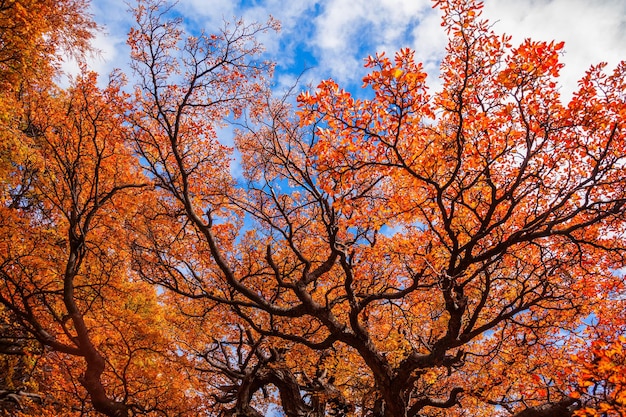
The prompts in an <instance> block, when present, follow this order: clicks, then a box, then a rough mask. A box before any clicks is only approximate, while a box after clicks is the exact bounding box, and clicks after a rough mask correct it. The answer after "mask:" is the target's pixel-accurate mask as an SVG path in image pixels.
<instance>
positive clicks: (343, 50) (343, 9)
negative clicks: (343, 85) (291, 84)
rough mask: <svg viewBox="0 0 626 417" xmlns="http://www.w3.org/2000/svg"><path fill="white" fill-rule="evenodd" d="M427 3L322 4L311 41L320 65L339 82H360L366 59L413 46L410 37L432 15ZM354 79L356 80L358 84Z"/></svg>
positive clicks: (368, 0)
mask: <svg viewBox="0 0 626 417" xmlns="http://www.w3.org/2000/svg"><path fill="white" fill-rule="evenodd" d="M430 7H431V4H430V2H429V1H426V0H412V1H409V0H333V1H326V2H324V3H323V8H322V11H321V13H320V14H319V15H318V16H317V17H316V18H315V24H316V33H315V35H314V36H313V38H312V39H311V40H310V45H311V47H315V48H318V53H317V54H318V57H319V60H320V65H321V66H323V67H327V68H328V71H329V72H330V73H331V74H332V76H333V78H335V79H337V80H338V81H339V82H345V81H353V82H354V81H358V80H360V78H361V75H362V74H363V73H364V71H363V70H362V65H363V59H364V58H365V57H366V56H367V55H372V54H374V53H376V52H382V51H385V52H387V53H389V54H393V53H394V52H395V51H396V50H398V49H400V48H402V47H406V46H410V44H409V40H408V38H407V34H408V33H409V31H410V30H411V28H412V27H413V26H414V25H415V24H417V22H418V21H419V20H420V19H421V18H423V17H424V16H426V15H428V14H429V13H430ZM355 78H357V79H356V80H355Z"/></svg>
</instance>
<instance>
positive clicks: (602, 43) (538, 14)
mask: <svg viewBox="0 0 626 417" xmlns="http://www.w3.org/2000/svg"><path fill="white" fill-rule="evenodd" d="M484 16H485V17H487V18H489V20H490V21H493V22H496V21H497V23H496V26H495V31H496V32H506V33H507V34H510V35H512V36H513V45H516V44H519V43H520V42H521V41H523V40H524V39H525V38H532V39H533V40H543V41H551V40H556V41H558V42H560V41H565V54H564V56H563V57H562V61H561V62H563V63H564V64H565V67H564V68H563V70H562V71H561V82H562V83H563V84H562V89H561V92H562V94H563V98H564V99H569V98H570V97H571V93H572V92H573V91H574V90H575V89H576V85H577V81H578V80H579V79H580V78H581V77H582V76H583V75H584V72H585V71H586V70H587V69H588V68H589V66H590V65H592V64H593V65H595V64H597V63H599V62H601V61H606V62H608V64H609V65H608V68H609V71H612V69H613V68H615V66H616V64H617V63H618V62H619V61H620V60H622V59H626V2H624V1H623V0H551V1H549V0H516V1H515V2H513V1H510V0H487V1H486V2H485V9H484Z"/></svg>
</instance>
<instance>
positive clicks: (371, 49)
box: [67, 0, 626, 98]
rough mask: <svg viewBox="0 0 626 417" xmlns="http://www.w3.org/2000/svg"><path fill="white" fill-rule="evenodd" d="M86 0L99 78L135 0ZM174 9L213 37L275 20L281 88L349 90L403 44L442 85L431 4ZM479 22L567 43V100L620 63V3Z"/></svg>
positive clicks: (518, 3) (198, 0) (295, 3)
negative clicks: (369, 62)
mask: <svg viewBox="0 0 626 417" xmlns="http://www.w3.org/2000/svg"><path fill="white" fill-rule="evenodd" d="M92 1H93V5H92V10H91V11H92V13H93V15H94V18H95V19H96V21H97V22H98V23H99V24H101V25H103V26H104V32H102V33H98V35H97V36H96V39H95V40H94V45H95V46H96V47H97V48H98V49H100V50H101V55H100V56H99V57H96V58H93V59H92V60H91V63H90V64H91V66H92V68H93V69H94V70H96V71H98V72H99V73H100V74H102V75H106V74H108V73H109V72H110V71H111V70H112V69H113V68H116V67H118V68H122V69H123V70H125V71H128V61H129V57H128V48H127V46H126V44H125V42H126V34H127V32H128V29H129V27H130V24H131V23H132V16H131V15H130V13H129V12H127V9H128V7H129V6H128V4H129V2H130V4H132V0H129V1H127V0H92ZM176 8H177V10H178V12H179V13H181V15H182V16H183V17H184V22H185V25H186V26H187V27H189V28H190V29H192V30H193V29H197V28H200V27H203V28H205V29H206V30H207V31H209V32H210V31H212V30H214V29H215V28H217V27H219V26H220V24H221V23H222V22H223V20H224V19H226V20H232V19H233V18H234V17H235V16H242V17H244V19H245V20H246V21H249V22H252V21H265V20H266V19H267V17H268V16H269V15H272V16H274V17H275V18H277V19H278V20H280V21H281V23H282V31H281V32H280V33H279V34H273V33H272V34H268V35H267V36H266V37H265V38H264V39H263V42H264V44H265V45H266V48H267V53H268V55H269V56H270V58H271V59H273V60H274V61H275V62H276V63H277V65H278V71H277V76H276V84H277V86H278V87H280V86H290V85H292V84H293V82H294V80H295V77H296V76H298V75H299V74H300V73H302V71H303V70H305V69H308V70H307V72H306V74H305V78H304V81H305V84H306V83H310V84H311V85H313V86H314V85H317V83H318V82H319V81H320V80H322V79H325V78H329V77H332V78H334V79H335V80H337V81H338V82H339V83H340V84H341V85H343V86H345V87H347V88H355V87H357V86H358V85H360V83H361V77H362V76H363V75H364V70H363V68H362V64H363V58H365V57H366V56H368V55H373V54H375V53H376V52H379V51H386V52H387V53H388V54H391V55H393V53H394V52H395V51H396V50H398V49H399V48H402V47H410V48H413V49H415V50H416V51H417V59H418V60H419V61H421V62H423V63H424V65H425V68H426V70H427V71H428V72H429V74H430V76H431V78H430V85H431V87H432V88H436V87H437V84H438V83H437V74H438V62H439V60H440V59H441V57H442V55H443V52H444V47H445V43H446V38H445V34H444V32H443V29H442V28H441V26H440V15H439V13H438V11H437V10H433V9H432V2H431V1H430V0H291V1H289V0H287V1H285V0H243V1H237V0H179V1H178V3H177V6H176ZM484 16H485V17H487V18H488V19H489V20H490V21H491V22H494V23H495V31H496V32H498V33H502V32H506V33H508V34H510V35H512V36H513V44H514V45H515V44H517V43H519V42H521V41H522V40H523V39H524V38H526V37H531V38H533V39H536V40H557V41H565V55H564V57H563V62H564V63H565V64H566V66H565V68H564V69H563V71H562V86H561V92H562V93H563V95H564V98H567V97H569V95H570V94H571V92H572V91H573V90H574V89H575V87H576V81H577V80H578V79H579V78H580V77H581V76H582V75H583V73H584V71H585V70H586V69H587V68H588V67H589V66H590V65H591V64H596V63H598V62H600V61H607V62H608V63H609V68H611V69H612V68H613V67H615V65H616V64H617V62H618V61H619V60H622V59H626V1H624V0H485V8H484ZM67 68H68V69H69V70H71V69H72V65H71V64H68V66H67ZM128 72H129V71H128Z"/></svg>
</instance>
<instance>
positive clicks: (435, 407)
mask: <svg viewBox="0 0 626 417" xmlns="http://www.w3.org/2000/svg"><path fill="white" fill-rule="evenodd" d="M84 6H85V4H84V3H82V2H79V1H67V2H50V4H48V3H46V2H28V1H17V0H16V1H4V2H2V1H0V13H1V15H0V24H1V25H2V27H3V31H2V33H1V34H0V83H2V84H3V85H5V86H6V88H5V89H4V90H3V92H2V93H0V135H1V137H2V142H1V143H0V183H1V184H2V189H1V193H0V212H1V213H0V276H1V277H2V281H1V282H0V320H1V321H0V329H1V333H0V368H1V369H2V371H3V372H2V374H0V412H4V413H5V414H7V415H19V416H57V415H67V416H97V415H106V416H110V417H126V416H139V415H146V416H202V415H206V416H233V417H235V416H237V417H244V416H245V417H258V416H263V415H284V416H287V417H304V416H315V417H322V416H354V417H357V416H358V417H399V416H400V417H401V416H406V417H418V416H420V417H426V416H432V417H434V416H459V417H460V416H512V417H542V416H546V417H547V416H552V417H570V416H607V417H613V416H623V415H626V371H625V367H626V354H625V353H624V351H625V350H626V320H625V317H626V304H625V302H626V297H625V294H626V289H625V288H624V284H625V283H624V278H623V273H622V268H623V267H624V261H625V258H624V257H625V255H626V207H625V203H626V175H625V174H626V172H625V171H624V170H625V166H626V137H625V135H626V129H625V127H624V120H626V62H622V63H620V64H619V65H618V66H617V67H616V68H615V69H614V70H613V71H612V72H608V73H607V72H606V68H605V67H606V65H604V64H598V65H596V66H593V67H591V68H590V69H589V70H588V71H587V73H586V74H584V76H583V77H582V78H581V80H580V82H579V86H578V91H577V92H576V93H575V94H574V96H573V98H572V99H571V100H569V102H564V100H563V99H562V98H561V97H560V95H559V70H560V68H561V67H562V64H560V63H559V55H560V54H561V51H562V49H563V43H557V42H538V41H533V40H526V41H524V42H523V43H522V44H520V45H517V46H513V45H511V44H510V42H511V38H510V37H509V36H507V35H502V34H497V33H495V32H494V31H493V28H492V26H491V25H490V23H489V22H487V21H486V20H484V19H482V17H481V3H480V2H477V1H472V0H446V1H443V0H441V1H435V2H434V6H435V7H438V8H439V9H440V10H441V12H442V15H443V18H442V26H444V28H445V29H446V31H447V34H448V45H447V48H446V56H445V58H444V59H443V61H442V62H441V76H440V77H441V78H440V80H439V82H440V84H441V86H440V88H438V89H437V90H436V91H431V90H429V88H428V79H427V75H426V72H425V71H424V69H423V67H422V65H421V64H420V63H418V62H416V60H415V53H414V51H412V50H410V49H401V50H400V51H398V52H397V53H396V54H395V55H394V56H387V55H386V54H383V53H378V54H375V55H373V56H370V57H368V58H367V59H366V60H365V67H366V68H367V69H368V75H367V76H365V78H364V79H363V87H362V89H361V91H358V92H350V91H346V90H344V89H342V88H341V86H340V85H338V83H336V82H335V81H333V80H331V79H329V80H325V81H322V82H320V83H319V85H318V86H317V88H315V89H313V90H310V91H309V90H306V91H304V92H302V93H300V94H298V95H297V97H296V96H294V94H293V93H292V92H289V93H287V94H286V95H278V94H277V93H276V92H275V91H273V90H272V73H273V67H274V63H272V62H267V61H265V60H264V58H263V54H262V52H263V47H262V45H261V44H260V42H259V37H260V35H261V34H263V33H264V32H268V31H274V30H279V24H278V22H276V21H274V20H273V19H270V20H268V21H267V22H265V23H246V22H244V21H235V22H228V23H226V24H225V25H224V27H223V28H222V29H221V30H220V31H216V32H215V33H201V34H187V33H185V32H184V27H183V25H182V21H181V20H180V19H178V18H176V17H175V16H176V15H175V13H172V10H171V8H170V6H168V4H166V3H164V2H161V1H159V0H140V1H139V2H138V3H137V4H136V6H135V7H134V9H133V13H134V17H135V22H136V23H135V25H134V27H133V28H132V29H131V31H130V33H129V36H128V44H129V46H130V48H131V57H130V58H131V59H132V71H133V72H132V73H130V74H122V73H121V72H119V71H118V72H115V73H113V74H111V75H110V77H109V81H108V83H107V84H106V85H105V86H103V87H98V86H97V81H96V80H97V74H95V73H93V72H91V71H90V70H89V69H88V68H87V66H86V65H83V66H82V70H81V73H80V74H79V75H78V76H77V77H76V78H75V79H74V80H73V81H72V83H71V85H70V86H69V87H67V88H62V87H60V86H58V85H57V84H56V83H55V76H56V74H58V71H59V70H58V65H57V63H58V59H59V56H60V54H62V53H63V51H68V50H71V51H73V53H74V54H75V55H76V56H79V57H80V56H82V54H85V53H88V52H89V39H90V36H91V33H92V31H93V30H94V29H95V25H94V24H93V22H92V20H91V18H90V16H87V15H85V14H84ZM18 18H19V19H21V20H19V21H24V22H27V23H28V25H30V26H28V27H26V26H24V25H21V24H18V20H16V19H18ZM31 26H32V27H31ZM42 44H45V45H46V47H45V48H40V47H34V45H42ZM126 79H128V80H130V83H129V84H128V85H127V84H126V81H125V80H126ZM227 125H231V126H236V133H235V144H234V146H233V147H228V146H226V145H225V144H224V143H223V141H221V140H220V131H221V128H223V127H224V126H227ZM234 158H238V161H239V162H240V163H241V166H242V170H243V174H242V175H241V176H240V177H239V176H233V174H232V172H231V164H232V162H233V160H234Z"/></svg>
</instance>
